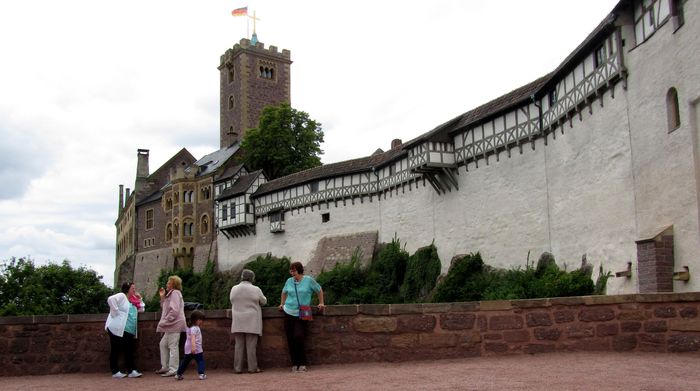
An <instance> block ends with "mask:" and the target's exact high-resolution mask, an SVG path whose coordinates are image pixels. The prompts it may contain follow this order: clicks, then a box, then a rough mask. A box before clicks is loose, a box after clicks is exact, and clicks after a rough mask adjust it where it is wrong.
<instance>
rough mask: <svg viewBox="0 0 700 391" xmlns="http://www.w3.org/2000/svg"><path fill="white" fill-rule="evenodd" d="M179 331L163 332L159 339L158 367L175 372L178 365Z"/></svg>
mask: <svg viewBox="0 0 700 391" xmlns="http://www.w3.org/2000/svg"><path fill="white" fill-rule="evenodd" d="M179 345H180V333H165V334H164V335H163V338H161V339H160V367H161V368H168V369H169V370H171V371H173V372H175V371H177V367H178V365H180V346H179Z"/></svg>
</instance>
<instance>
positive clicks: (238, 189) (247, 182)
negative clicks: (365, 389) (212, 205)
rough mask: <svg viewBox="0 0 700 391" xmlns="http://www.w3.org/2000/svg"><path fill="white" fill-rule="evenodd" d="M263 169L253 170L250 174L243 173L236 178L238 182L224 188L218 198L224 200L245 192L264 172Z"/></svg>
mask: <svg viewBox="0 0 700 391" xmlns="http://www.w3.org/2000/svg"><path fill="white" fill-rule="evenodd" d="M262 172H263V171H262V170H257V171H253V172H251V173H250V174H245V175H241V176H239V177H238V179H236V182H235V183H234V184H233V186H231V187H230V188H228V189H226V190H224V191H222V192H221V194H219V196H218V197H216V199H217V200H223V199H226V198H231V197H233V196H237V195H239V194H243V193H245V192H246V191H247V190H248V188H250V186H251V185H252V184H253V182H254V181H255V179H256V178H257V177H258V176H259V175H260V174H262Z"/></svg>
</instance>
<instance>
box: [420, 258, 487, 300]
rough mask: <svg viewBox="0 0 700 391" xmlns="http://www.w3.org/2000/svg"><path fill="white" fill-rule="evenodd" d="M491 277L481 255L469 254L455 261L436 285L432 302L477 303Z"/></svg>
mask: <svg viewBox="0 0 700 391" xmlns="http://www.w3.org/2000/svg"><path fill="white" fill-rule="evenodd" d="M491 279H492V278H491V275H490V274H489V273H488V268H487V267H485V266H484V261H483V260H482V259H481V254H479V253H476V254H469V255H465V256H464V257H462V258H459V259H456V260H455V261H454V263H453V264H452V265H451V266H450V269H449V270H448V272H447V276H445V278H444V279H443V280H442V282H441V283H440V284H439V285H438V287H437V290H436V291H435V295H434V296H433V302H455V301H477V300H482V297H483V296H482V294H483V292H484V291H485V290H486V288H487V287H488V286H489V285H491Z"/></svg>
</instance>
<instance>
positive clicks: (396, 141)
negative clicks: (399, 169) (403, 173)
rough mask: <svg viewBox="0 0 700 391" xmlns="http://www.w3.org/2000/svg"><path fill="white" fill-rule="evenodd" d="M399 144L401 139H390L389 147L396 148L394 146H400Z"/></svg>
mask: <svg viewBox="0 0 700 391" xmlns="http://www.w3.org/2000/svg"><path fill="white" fill-rule="evenodd" d="M401 144H403V142H402V141H401V139H400V138H395V139H393V140H391V149H396V148H398V147H400V146H401Z"/></svg>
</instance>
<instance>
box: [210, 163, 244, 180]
mask: <svg viewBox="0 0 700 391" xmlns="http://www.w3.org/2000/svg"><path fill="white" fill-rule="evenodd" d="M243 168H244V167H243V165H242V164H234V165H233V166H229V167H227V168H226V169H225V170H224V172H222V173H221V174H219V175H216V176H214V182H219V181H223V180H226V179H229V178H231V177H232V176H234V175H236V174H238V172H240V171H241V170H242V169H243Z"/></svg>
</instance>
